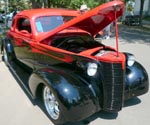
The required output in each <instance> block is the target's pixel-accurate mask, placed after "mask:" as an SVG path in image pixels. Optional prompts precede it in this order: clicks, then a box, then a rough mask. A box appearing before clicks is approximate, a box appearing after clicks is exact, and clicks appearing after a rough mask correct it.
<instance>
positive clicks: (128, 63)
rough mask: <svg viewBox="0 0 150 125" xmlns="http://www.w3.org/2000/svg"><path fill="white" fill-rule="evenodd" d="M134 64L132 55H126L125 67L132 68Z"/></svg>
mask: <svg viewBox="0 0 150 125" xmlns="http://www.w3.org/2000/svg"><path fill="white" fill-rule="evenodd" d="M134 62H135V57H134V55H128V60H127V65H128V66H133V64H134Z"/></svg>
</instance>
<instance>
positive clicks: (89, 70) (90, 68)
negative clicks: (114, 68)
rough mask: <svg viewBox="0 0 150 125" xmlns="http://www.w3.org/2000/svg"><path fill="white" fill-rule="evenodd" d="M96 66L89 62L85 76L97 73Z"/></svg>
mask: <svg viewBox="0 0 150 125" xmlns="http://www.w3.org/2000/svg"><path fill="white" fill-rule="evenodd" d="M97 69H98V65H97V64H96V63H92V62H89V63H88V65H87V74H88V75H89V76H94V75H95V74H96V72H97Z"/></svg>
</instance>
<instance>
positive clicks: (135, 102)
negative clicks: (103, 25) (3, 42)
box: [0, 26, 150, 125]
mask: <svg viewBox="0 0 150 125" xmlns="http://www.w3.org/2000/svg"><path fill="white" fill-rule="evenodd" d="M103 43H104V44H106V45H111V46H113V47H115V46H116V45H115V37H114V35H113V34H112V36H111V38H110V39H108V40H103ZM119 51H121V52H129V53H132V54H134V55H135V57H136V60H137V61H138V62H140V63H141V64H142V65H143V66H144V67H145V68H146V70H147V72H148V75H149V78H150V55H149V54H150V32H145V30H142V31H141V30H138V29H135V28H134V27H128V26H120V27H119ZM149 106H150V92H148V93H147V94H145V95H142V96H139V97H138V98H134V99H132V100H129V101H127V102H125V106H124V108H123V109H122V111H120V112H118V113H106V112H99V113H97V114H95V115H93V116H91V117H89V118H88V119H87V121H89V122H90V123H89V124H90V125H100V124H101V125H127V124H131V125H148V124H149V123H150V109H149ZM87 110H88V109H87ZM0 125H53V124H52V123H51V121H50V120H49V119H48V118H47V116H46V115H45V114H44V113H43V112H42V111H41V109H40V108H39V107H38V106H36V105H33V104H32V102H31V101H30V99H29V98H28V96H27V95H26V93H25V92H24V90H23V89H22V88H21V86H20V85H19V84H18V82H17V80H16V79H15V78H14V77H13V75H12V73H11V72H10V70H9V68H8V67H7V66H6V65H5V64H4V63H3V61H2V60H1V59H0ZM72 125H73V124H72ZM75 125H84V124H83V123H77V124H75Z"/></svg>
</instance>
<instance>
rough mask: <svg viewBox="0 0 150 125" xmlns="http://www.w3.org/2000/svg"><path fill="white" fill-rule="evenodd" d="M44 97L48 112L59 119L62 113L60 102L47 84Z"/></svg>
mask: <svg viewBox="0 0 150 125" xmlns="http://www.w3.org/2000/svg"><path fill="white" fill-rule="evenodd" d="M43 97H44V104H45V107H46V110H47V112H48V114H49V115H50V117H51V118H52V119H54V120H57V119H58V118H59V115H60V110H59V104H58V102H57V100H56V97H55V96H54V94H53V93H52V91H51V90H50V89H49V87H47V86H46V87H45V88H44V91H43Z"/></svg>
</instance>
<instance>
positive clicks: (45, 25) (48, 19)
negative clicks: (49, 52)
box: [35, 15, 74, 32]
mask: <svg viewBox="0 0 150 125" xmlns="http://www.w3.org/2000/svg"><path fill="white" fill-rule="evenodd" d="M73 18H74V16H60V15H59V16H43V17H38V18H37V19H36V22H35V24H36V29H37V31H38V32H48V31H51V30H53V29H55V28H57V27H58V26H60V25H62V24H64V23H65V22H67V21H69V20H71V19H73Z"/></svg>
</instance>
